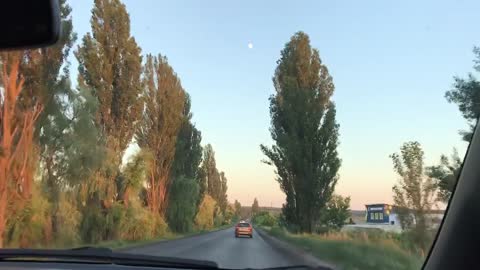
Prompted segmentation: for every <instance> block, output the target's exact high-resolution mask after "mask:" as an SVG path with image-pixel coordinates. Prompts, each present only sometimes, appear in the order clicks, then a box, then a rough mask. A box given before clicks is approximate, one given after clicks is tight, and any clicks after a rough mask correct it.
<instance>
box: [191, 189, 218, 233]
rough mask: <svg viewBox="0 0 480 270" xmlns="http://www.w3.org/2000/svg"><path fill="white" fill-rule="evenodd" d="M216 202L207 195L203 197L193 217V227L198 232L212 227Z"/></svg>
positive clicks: (216, 207)
mask: <svg viewBox="0 0 480 270" xmlns="http://www.w3.org/2000/svg"><path fill="white" fill-rule="evenodd" d="M217 209H218V206H217V202H216V201H215V200H214V199H213V198H212V197H211V196H209V195H205V196H204V197H203V200H202V202H201V203H200V206H199V208H198V212H197V215H196V216H195V225H196V227H197V229H199V230H208V229H211V228H213V226H214V218H215V214H216V212H217Z"/></svg>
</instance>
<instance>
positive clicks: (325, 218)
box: [320, 195, 350, 230]
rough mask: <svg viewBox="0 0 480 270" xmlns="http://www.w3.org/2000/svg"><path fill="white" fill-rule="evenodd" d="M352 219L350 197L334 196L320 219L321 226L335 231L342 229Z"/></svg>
mask: <svg viewBox="0 0 480 270" xmlns="http://www.w3.org/2000/svg"><path fill="white" fill-rule="evenodd" d="M348 218H350V197H342V196H340V195H333V196H332V197H331V198H330V201H328V203H327V206H326V207H325V209H324V211H323V212H322V216H321V218H320V221H321V225H323V226H327V228H331V229H334V230H338V229H341V228H342V227H343V225H345V223H346V222H347V219H348Z"/></svg>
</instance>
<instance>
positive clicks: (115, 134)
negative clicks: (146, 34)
mask: <svg viewBox="0 0 480 270" xmlns="http://www.w3.org/2000/svg"><path fill="white" fill-rule="evenodd" d="M90 22H91V26H92V33H91V34H90V33H87V34H86V35H85V36H84V37H83V39H82V43H81V45H80V46H79V47H78V49H77V51H76V52H75V55H76V57H77V59H78V62H79V66H78V71H79V77H78V81H79V85H80V86H81V87H85V88H86V89H91V91H92V94H93V96H95V97H97V99H98V101H99V108H98V112H97V116H96V122H97V125H98V126H99V127H100V131H101V132H102V133H104V134H105V135H106V137H107V145H108V146H109V148H110V149H112V152H113V153H114V159H115V161H114V164H116V165H120V162H121V158H122V156H123V153H124V151H125V149H126V148H127V146H128V144H129V143H130V142H131V140H132V137H133V135H134V132H135V130H136V126H137V125H138V122H139V121H138V120H139V118H140V116H141V108H142V100H141V96H140V94H141V91H142V83H141V73H142V64H141V63H142V57H141V50H140V47H139V46H138V45H137V43H136V41H135V39H134V38H133V37H132V36H131V34H130V18H129V15H128V13H127V10H126V7H125V5H124V4H122V3H121V2H120V1H119V0H95V4H94V8H93V10H92V18H91V20H90Z"/></svg>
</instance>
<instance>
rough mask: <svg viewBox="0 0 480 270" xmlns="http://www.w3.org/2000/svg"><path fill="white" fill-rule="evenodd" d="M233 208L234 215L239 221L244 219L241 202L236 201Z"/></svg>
mask: <svg viewBox="0 0 480 270" xmlns="http://www.w3.org/2000/svg"><path fill="white" fill-rule="evenodd" d="M233 208H234V211H235V212H234V215H235V217H236V218H237V219H240V218H242V205H241V204H240V202H239V201H237V200H235V202H234V204H233Z"/></svg>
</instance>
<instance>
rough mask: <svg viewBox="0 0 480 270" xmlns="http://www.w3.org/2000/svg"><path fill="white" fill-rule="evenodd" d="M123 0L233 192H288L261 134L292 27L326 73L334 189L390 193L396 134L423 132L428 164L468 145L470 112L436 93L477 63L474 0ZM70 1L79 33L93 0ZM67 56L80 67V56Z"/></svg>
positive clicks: (364, 195)
mask: <svg viewBox="0 0 480 270" xmlns="http://www.w3.org/2000/svg"><path fill="white" fill-rule="evenodd" d="M123 2H124V3H125V5H126V7H127V10H128V12H129V14H130V20H131V33H132V35H133V36H134V37H135V39H136V41H137V43H138V44H139V46H140V47H141V48H142V53H143V54H147V53H152V54H162V55H166V56H167V57H168V59H169V63H170V65H171V66H172V67H173V68H174V70H175V71H176V72H177V74H178V76H179V77H180V79H181V81H182V85H183V87H184V88H185V90H186V91H188V93H189V94H190V95H191V98H192V111H193V114H194V115H193V121H194V122H195V124H196V126H197V128H199V129H200V130H201V132H202V142H203V144H207V143H210V144H212V146H213V148H214V150H215V152H216V160H217V167H218V168H219V169H220V170H222V171H224V172H225V173H226V176H227V178H228V197H229V200H230V201H233V200H235V199H238V200H239V201H240V202H241V203H242V204H243V205H251V204H252V203H253V199H254V198H255V197H256V198H258V200H259V203H260V205H262V206H277V207H278V206H281V205H282V203H283V202H284V199H285V197H284V195H283V193H282V192H281V190H280V188H279V185H278V183H277V182H276V181H275V174H274V168H273V167H271V166H268V165H266V164H263V163H262V162H261V160H262V159H264V156H263V155H262V153H261V151H260V147H259V145H260V144H267V145H271V144H272V140H271V138H270V133H269V130H268V129H269V126H270V116H269V109H268V106H269V102H268V98H269V96H270V95H272V94H273V93H274V88H273V84H272V76H273V72H274V70H275V67H276V61H277V60H278V59H279V57H280V51H281V50H282V48H283V47H284V45H285V43H286V42H288V40H289V39H290V37H291V36H292V35H293V34H294V33H295V32H297V31H304V32H306V33H307V34H308V35H309V36H310V40H311V45H312V47H314V48H317V49H318V50H319V51H320V57H321V59H322V61H323V64H325V65H326V66H327V67H328V69H329V71H330V74H331V75H332V77H333V80H334V84H335V93H334V95H333V100H334V101H335V103H336V105H337V121H338V123H339V124H340V146H339V155H340V158H341V160H342V166H341V169H340V171H339V177H340V178H339V182H338V185H337V187H336V193H338V194H340V195H343V196H350V197H351V208H352V209H357V210H360V209H364V208H365V206H364V205H365V204H369V203H391V202H392V192H391V188H392V186H393V185H394V184H395V183H396V181H397V180H398V177H397V176H396V175H395V173H394V172H393V166H392V162H391V159H390V158H389V155H390V154H392V153H394V152H398V151H399V148H400V146H401V145H402V144H403V143H404V142H407V141H411V140H416V141H419V142H420V143H421V144H422V147H423V149H424V151H425V164H426V165H434V164H436V163H438V161H439V158H440V155H441V154H448V155H449V154H450V153H451V152H452V149H453V147H456V148H457V149H458V151H459V153H460V155H462V156H463V154H464V153H465V150H466V148H467V146H468V145H467V144H466V143H465V142H463V141H461V138H460V135H458V131H459V130H462V129H466V128H467V123H466V122H465V120H464V119H463V118H462V116H461V114H460V113H459V111H458V109H457V107H456V105H454V104H449V103H448V102H447V101H446V99H445V97H444V95H445V92H446V91H447V90H450V89H451V87H452V83H453V76H466V75H467V74H468V72H471V71H473V68H472V66H473V62H472V60H473V53H472V49H473V46H474V45H480V28H479V27H478V10H480V1H478V0H456V1H438V0H429V1H410V0H409V1H384V0H378V1H355V0H351V1H314V0H312V1H278V0H262V1H255V0H244V1H224V0H215V1H195V0H191V1H187V0H179V1H178V0H177V1H157V0H142V1H138V0H128V1H127V0H125V1H123ZM69 4H70V5H71V6H72V9H73V13H72V14H73V15H72V16H73V23H74V31H75V32H76V33H77V34H78V40H81V38H82V37H83V35H84V34H85V33H86V32H88V31H90V23H89V21H90V16H91V13H90V11H91V8H92V5H93V1H85V0H70V1H69ZM75 47H76V46H75ZM70 61H71V63H72V77H73V78H76V74H77V71H76V69H77V66H78V63H77V61H76V59H75V58H74V57H73V56H71V57H70ZM129 151H132V150H131V149H130V150H129Z"/></svg>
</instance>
